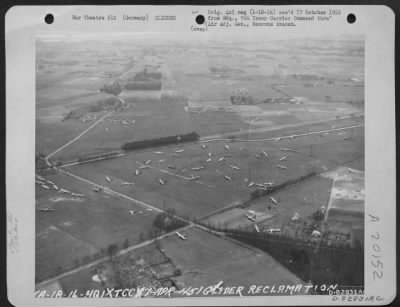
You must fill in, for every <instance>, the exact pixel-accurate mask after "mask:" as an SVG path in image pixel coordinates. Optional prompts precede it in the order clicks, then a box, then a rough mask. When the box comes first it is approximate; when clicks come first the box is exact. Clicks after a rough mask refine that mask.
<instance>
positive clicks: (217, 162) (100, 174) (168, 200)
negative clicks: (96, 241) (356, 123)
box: [68, 128, 363, 218]
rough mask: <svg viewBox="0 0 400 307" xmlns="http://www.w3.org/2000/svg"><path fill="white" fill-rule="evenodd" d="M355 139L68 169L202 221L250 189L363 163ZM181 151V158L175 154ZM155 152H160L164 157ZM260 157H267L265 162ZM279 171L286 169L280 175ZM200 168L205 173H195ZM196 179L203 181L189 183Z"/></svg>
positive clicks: (250, 145)
mask: <svg viewBox="0 0 400 307" xmlns="http://www.w3.org/2000/svg"><path fill="white" fill-rule="evenodd" d="M352 133H353V137H352V138H351V139H348V140H347V139H346V140H345V139H344V136H346V135H348V134H349V132H345V133H344V134H343V132H332V133H328V134H327V135H325V136H321V135H310V136H304V137H298V138H295V139H293V140H292V139H287V140H286V139H282V140H281V141H279V142H274V141H265V142H247V143H246V142H230V143H227V142H210V143H207V144H206V146H207V147H206V148H202V147H201V146H200V144H190V145H184V146H180V147H171V148H162V149H159V150H156V149H154V150H151V151H150V150H148V151H142V152H131V153H128V154H127V155H126V156H124V157H119V158H116V159H112V160H104V161H99V162H95V163H87V164H80V165H75V166H71V167H68V169H70V170H71V171H72V172H73V173H76V174H78V175H80V176H82V177H84V178H87V179H89V180H92V181H94V182H96V183H99V184H104V185H107V186H109V187H110V188H111V189H115V190H116V191H119V192H121V193H127V194H128V195H130V196H132V197H134V198H137V199H138V200H140V201H144V202H147V203H149V204H152V205H154V206H156V207H158V208H175V209H176V210H177V212H178V213H179V214H182V215H189V216H191V217H196V218H199V217H201V216H204V215H207V214H209V213H211V212H213V211H215V210H217V209H220V208H222V207H225V206H227V205H229V204H231V203H232V202H234V201H236V200H246V199H248V198H249V196H250V192H251V191H252V190H253V189H254V188H251V189H250V188H248V185H249V183H250V182H252V181H255V182H258V183H260V182H261V183H263V182H272V183H274V184H280V183H283V182H285V181H287V180H289V179H296V178H299V177H301V176H304V175H307V174H308V173H310V172H312V171H316V172H323V171H324V170H325V169H330V168H333V167H336V166H337V165H342V164H346V163H349V162H352V161H356V160H358V159H361V158H363V129H362V128H357V129H354V131H353V132H352ZM267 135H269V134H267ZM264 136H266V135H264ZM250 138H251V137H249V139H250ZM225 145H227V146H228V148H229V149H227V148H226V147H225ZM281 148H289V149H293V150H296V151H297V152H296V153H294V152H287V151H284V150H282V149H281ZM182 149H183V150H184V151H183V152H180V153H176V151H179V150H182ZM156 151H161V154H158V153H156ZM262 151H265V152H266V153H267V154H268V157H264V156H263V153H262ZM209 154H211V156H209ZM176 155H177V156H176ZM256 155H257V156H258V157H257V156H256ZM221 158H223V160H222V161H221ZM208 159H210V161H209V162H208V161H207V160H208ZM281 159H284V160H281ZM148 160H151V163H150V164H149V167H148V168H147V169H143V170H140V166H141V165H142V164H144V163H145V162H146V161H148ZM160 160H161V162H160ZM278 165H283V166H285V167H287V168H288V169H287V170H284V169H280V168H278V167H277V166H278ZM199 167H200V168H201V169H196V168H199ZM235 167H237V168H239V169H235ZM136 170H140V172H141V173H140V175H139V176H136V175H135V171H136ZM105 176H109V177H111V178H115V179H116V180H115V183H114V182H111V183H107V182H106V179H105ZM192 176H200V178H199V179H197V180H189V178H191V177H192ZM225 176H228V177H229V178H230V179H231V180H227V178H226V177H225ZM160 178H161V179H163V178H164V179H166V180H167V183H166V184H165V185H161V184H160V183H159V179H160ZM118 180H125V181H133V182H135V185H134V186H133V187H132V188H131V189H129V190H126V189H125V188H123V187H121V186H120V184H118V182H119V181H118Z"/></svg>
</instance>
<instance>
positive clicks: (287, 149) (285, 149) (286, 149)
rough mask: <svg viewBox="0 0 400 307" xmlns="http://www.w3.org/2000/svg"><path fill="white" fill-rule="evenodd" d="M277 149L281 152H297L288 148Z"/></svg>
mask: <svg viewBox="0 0 400 307" xmlns="http://www.w3.org/2000/svg"><path fill="white" fill-rule="evenodd" d="M279 149H280V150H282V151H290V152H297V151H296V150H294V149H290V148H279Z"/></svg>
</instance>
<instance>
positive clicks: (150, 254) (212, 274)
mask: <svg viewBox="0 0 400 307" xmlns="http://www.w3.org/2000/svg"><path fill="white" fill-rule="evenodd" d="M184 233H185V234H186V235H187V236H188V240H186V241H182V240H180V239H179V238H178V237H177V236H175V235H174V236H170V237H167V238H165V239H163V240H161V241H160V248H161V250H162V251H163V253H165V255H166V256H167V257H168V258H169V260H168V261H172V264H173V265H174V266H176V267H179V269H180V270H181V272H182V275H180V276H177V277H173V280H175V282H177V284H178V285H179V287H180V288H183V287H197V286H210V285H214V284H217V283H218V282H220V281H223V285H224V286H243V287H244V289H245V290H243V292H242V294H243V295H244V296H245V295H246V294H248V292H247V291H248V289H249V288H250V286H251V285H254V284H259V285H273V284H275V285H292V284H303V283H304V282H303V281H302V280H300V279H299V278H297V277H296V276H294V275H293V274H292V273H291V272H289V271H288V270H286V269H285V268H284V267H282V265H280V264H279V263H278V262H277V261H276V260H274V259H273V258H272V257H271V256H269V255H267V254H265V253H264V252H262V251H259V250H256V249H253V248H249V247H247V246H244V245H242V244H240V243H238V242H236V241H232V240H230V239H225V238H221V237H217V236H215V235H213V234H210V233H208V232H205V231H203V230H200V229H197V228H191V229H188V230H186V231H184ZM166 260H167V259H166V258H165V256H164V255H163V254H161V253H160V251H159V250H158V249H157V248H156V247H155V246H154V245H153V244H152V245H149V246H146V247H144V248H140V249H138V250H135V251H132V252H129V253H128V254H125V255H123V256H120V257H118V258H117V259H114V261H113V262H111V261H107V262H105V263H103V264H101V265H98V266H96V267H93V268H90V269H85V270H82V271H80V272H77V273H74V274H72V275H70V276H67V277H64V278H62V279H60V280H59V283H60V284H61V286H62V288H63V290H64V291H66V292H69V291H71V290H74V289H79V291H80V292H82V293H85V292H86V290H90V289H100V290H102V289H104V287H106V286H108V287H110V288H113V287H115V283H114V281H115V278H116V268H117V267H118V268H119V270H124V268H125V269H127V268H128V267H130V269H131V270H135V269H137V268H138V267H142V268H146V269H147V272H148V273H150V272H153V273H150V275H148V274H147V276H144V272H143V271H140V272H141V273H137V275H135V276H132V277H133V279H134V280H135V283H136V285H138V286H139V287H140V286H145V285H157V280H156V274H157V266H159V265H160V264H161V263H166ZM149 267H151V270H149ZM97 268H101V269H103V270H105V271H106V276H107V281H106V283H105V285H103V286H101V285H100V284H99V283H96V282H94V281H93V280H92V276H93V275H94V274H95V273H96V270H97ZM170 269H171V268H170Z"/></svg>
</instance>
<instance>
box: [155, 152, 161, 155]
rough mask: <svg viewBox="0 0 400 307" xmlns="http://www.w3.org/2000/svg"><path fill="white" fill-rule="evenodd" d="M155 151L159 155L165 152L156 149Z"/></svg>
mask: <svg viewBox="0 0 400 307" xmlns="http://www.w3.org/2000/svg"><path fill="white" fill-rule="evenodd" d="M154 153H155V154H157V155H161V154H163V152H162V151H155V152H154Z"/></svg>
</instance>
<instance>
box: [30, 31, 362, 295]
mask: <svg viewBox="0 0 400 307" xmlns="http://www.w3.org/2000/svg"><path fill="white" fill-rule="evenodd" d="M154 35H155V36H157V35H158V34H156V33H155V34H154ZM171 35H172V34H171ZM159 38H160V39H159V40H148V39H145V38H140V37H136V38H135V39H132V38H129V37H126V39H119V38H116V39H102V40H96V39H94V40H90V41H86V40H85V38H82V41H80V40H81V39H77V40H74V39H65V41H64V40H63V39H61V40H49V41H46V40H43V41H42V40H38V43H37V50H38V51H37V67H36V71H37V78H36V80H37V84H36V161H37V169H36V173H37V174H36V175H37V176H36V205H35V207H36V282H40V287H39V288H41V287H42V288H47V287H50V288H51V287H53V286H54V287H61V288H62V289H63V290H65V291H70V290H73V289H77V288H79V289H78V290H79V291H81V292H84V291H86V290H89V289H98V290H102V289H105V288H106V287H109V288H127V287H128V288H134V287H136V286H139V285H142V286H154V287H160V286H168V287H169V286H176V287H178V288H185V287H195V286H205V287H207V286H210V285H213V284H217V283H218V282H220V281H223V283H224V286H240V285H241V286H244V287H247V288H248V287H249V286H251V285H254V284H260V285H266V284H276V285H280V284H281V285H286V284H288V285H290V284H305V282H307V283H308V282H309V280H308V277H307V278H305V279H307V280H300V278H299V277H298V276H303V277H304V276H308V275H307V274H306V275H301V274H297V272H303V269H304V270H308V266H303V267H302V265H303V264H304V263H303V264H302V263H301V261H302V260H301V259H300V260H299V259H298V258H296V257H294V256H293V257H292V254H291V253H292V252H293V253H296V252H297V251H294V249H296V248H299V247H298V246H301V244H303V243H304V241H306V243H307V244H308V243H310V242H311V243H313V242H314V243H315V242H317V241H318V240H319V239H321V240H330V241H329V244H332V246H339V245H340V244H342V243H343V244H342V245H340V246H341V247H342V248H344V247H343V246H346V247H347V246H350V247H351V248H353V247H354V246H355V245H354V242H353V241H354V240H353V237H356V236H358V240H359V238H361V236H362V235H363V231H364V230H363V223H362V222H361V223H358V224H357V225H356V226H357V227H358V228H357V229H353V228H354V227H353V228H352V225H350V227H349V228H348V229H347V230H346V231H347V232H346V233H345V234H343V233H342V234H338V233H336V232H338V231H340V230H341V229H339V228H340V227H336V228H337V229H336V228H335V229H334V230H332V229H333V228H334V227H333V228H332V229H331V230H329V229H328V228H327V227H326V225H325V224H326V216H325V213H326V212H325V211H326V208H327V207H329V199H330V196H331V195H332V193H333V192H332V184H333V180H335V179H334V178H331V177H329V176H327V175H326V174H330V172H336V170H338V169H340V168H343V169H346V168H347V167H350V168H354V169H357V170H360V171H363V170H364V163H365V162H364V161H365V154H364V147H365V142H364V139H365V137H364V66H363V65H364V51H363V48H364V46H363V44H364V43H363V41H362V40H361V39H360V40H354V39H348V40H338V39H328V40H322V39H311V40H307V41H300V40H285V39H280V40H276V41H273V42H270V41H268V40H266V41H264V40H260V41H259V42H253V43H243V42H234V41H232V42H230V41H229V42H225V41H218V40H214V41H210V42H207V44H205V43H204V42H197V41H196V42H191V41H190V40H189V41H187V42H186V41H185V42H183V41H180V40H179V39H177V38H175V39H176V40H177V42H176V44H173V45H172V44H171V42H172V41H173V40H166V38H164V37H159ZM83 41H84V42H85V43H84V44H81V43H82V42H83ZM117 42H118V44H116V43H117ZM116 46H118V47H116ZM187 135H191V137H187ZM360 176H361V175H360ZM40 177H44V178H42V179H41V178H40ZM358 185H359V187H358V186H357V188H360V189H361V188H362V186H363V182H361V181H360V183H359V184H358ZM346 187H347V186H346ZM346 187H345V188H346ZM336 188H342V187H341V186H339V185H338V186H335V187H334V189H336ZM351 188H353V186H351ZM337 204H338V205H340V206H341V207H345V206H347V205H349V206H350V205H353V203H351V202H347V203H344V204H343V203H342V202H339V201H338V202H337ZM357 209H358V211H359V212H358V214H359V216H363V214H364V212H363V210H364V202H363V201H360V202H359V203H358V204H357ZM342 211H343V215H345V216H346V217H343V220H346V219H348V216H347V215H348V213H349V211H351V210H342ZM253 214H254V216H253ZM338 219H342V217H341V215H340V216H339V218H338ZM358 222H360V221H358ZM335 223H336V221H335ZM255 225H257V226H258V228H257V227H255ZM335 225H339V223H338V224H335ZM335 225H334V226H335ZM222 228H225V229H222ZM226 229H236V234H238V236H239V237H240V236H241V237H240V238H242V240H241V239H237V238H238V237H234V236H233V235H232V233H233V231H231V232H229V231H227V230H226ZM276 229H278V231H277V232H279V233H280V234H279V235H277V236H274V235H272V237H273V239H275V238H279V237H280V236H282V237H281V238H282V240H283V241H284V240H287V241H285V242H284V243H282V242H278V243H277V245H276V246H281V245H282V244H286V245H285V247H284V248H283V249H282V250H279V251H277V253H276V254H274V257H276V255H279V254H280V252H282V251H283V252H282V253H286V251H290V252H289V253H288V254H290V255H289V256H287V257H286V258H287V259H286V258H285V260H284V261H280V258H279V257H276V258H275V259H274V258H272V256H271V254H270V252H269V251H268V250H266V249H264V248H263V249H262V250H261V249H258V248H261V247H260V246H261V245H262V244H261V243H260V241H258V243H260V245H259V246H257V244H255V243H254V242H255V241H252V239H251V238H252V237H254V235H255V232H261V233H260V234H259V235H260V237H258V238H257V240H259V238H261V235H264V234H263V233H262V232H264V231H266V232H267V231H268V230H269V231H270V232H271V233H272V230H276ZM238 230H240V231H244V232H246V233H239V232H240V231H238ZM281 230H282V231H281ZM325 230H326V231H325ZM329 231H330V233H328V232H329ZM334 231H336V232H335V233H334ZM353 231H354V233H356V235H354V233H353ZM293 233H295V234H296V235H293ZM297 233H301V234H302V235H301V236H297ZM287 234H289V235H287ZM285 235H287V237H286V238H285V237H284V236H285ZM248 238H250V239H248ZM327 238H328V239H327ZM337 238H344V239H343V242H342V241H340V240H338V239H337ZM264 239H265V238H264ZM297 239H298V240H299V242H296V244H297V243H299V244H298V245H296V244H294V242H293V241H290V240H297ZM246 240H247V241H246ZM260 240H261V239H260ZM302 240H303V241H302ZM307 240H309V241H307ZM239 241H241V242H243V243H239ZM339 241H340V242H339ZM324 242H325V241H324ZM332 242H333V243H332ZM264 243H265V242H264ZM264 243H263V244H264ZM253 244H254V245H253ZM280 244H281V245H280ZM345 244H346V245H345ZM264 245H265V244H264ZM264 245H262V246H264ZM266 245H268V244H266ZM266 245H265V246H266ZM294 245H296V247H295V246H294ZM265 246H264V247H265ZM292 247H293V250H292ZM285 248H287V249H285ZM278 249H279V247H278ZM309 249H310V250H311V248H309ZM300 253H301V251H300ZM300 258H301V257H300ZM293 259H294V260H293ZM296 259H297V260H296ZM288 261H295V262H296V261H297V263H291V262H290V263H291V264H290V265H289V266H287V265H288V263H289V262H288ZM330 261H331V260H330V259H327V260H326V263H329V262H330ZM289 267H290V268H291V269H292V268H293V267H296V269H298V270H297V271H296V274H297V276H296V275H295V274H294V273H293V272H294V271H293V270H292V271H289V270H288V268H289ZM358 273H360V272H357V274H358ZM321 274H322V275H323V272H322V273H321ZM340 274H341V273H340ZM340 274H337V275H338V276H339V275H340ZM335 276H336V275H335ZM360 276H361V275H360ZM339 277H341V276H339ZM339 277H338V278H339ZM310 278H311V277H310ZM311 282H314V280H311ZM266 295H274V294H273V293H268V294H266Z"/></svg>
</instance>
